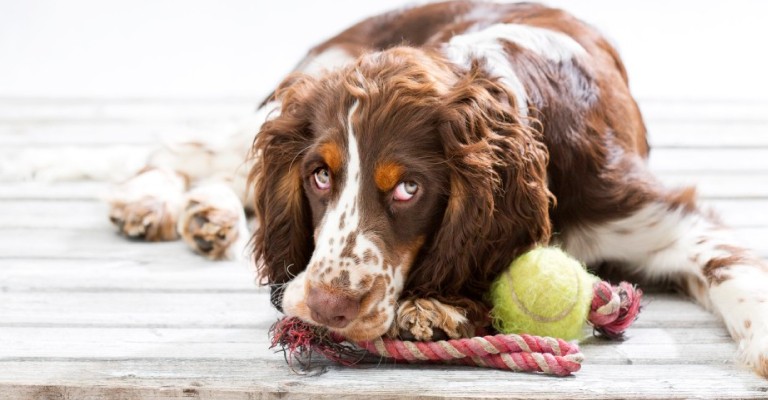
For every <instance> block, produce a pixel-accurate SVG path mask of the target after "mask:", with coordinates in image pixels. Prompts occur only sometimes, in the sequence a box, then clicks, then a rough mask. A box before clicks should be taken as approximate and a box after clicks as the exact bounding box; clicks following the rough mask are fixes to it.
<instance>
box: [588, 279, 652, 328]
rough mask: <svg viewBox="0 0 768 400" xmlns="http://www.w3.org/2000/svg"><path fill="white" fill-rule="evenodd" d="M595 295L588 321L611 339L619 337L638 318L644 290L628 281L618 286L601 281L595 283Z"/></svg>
mask: <svg viewBox="0 0 768 400" xmlns="http://www.w3.org/2000/svg"><path fill="white" fill-rule="evenodd" d="M594 291H595V295H594V297H593V298H592V307H591V309H590V312H589V318H588V322H589V323H590V325H592V326H593V327H594V328H595V330H596V331H598V332H600V333H601V334H603V335H605V336H606V337H608V338H610V339H618V338H620V337H621V336H622V335H623V334H624V331H625V330H627V328H628V327H629V326H630V325H631V324H632V322H634V321H635V319H637V315H638V314H639V313H640V300H641V299H642V297H643V291H642V290H640V289H638V288H637V287H635V286H634V285H631V284H629V283H627V282H621V283H619V285H618V286H611V284H610V283H608V282H605V281H601V282H597V283H595V285H594Z"/></svg>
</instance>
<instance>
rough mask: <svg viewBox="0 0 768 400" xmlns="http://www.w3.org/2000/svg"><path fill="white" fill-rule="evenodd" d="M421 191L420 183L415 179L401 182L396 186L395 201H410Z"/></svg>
mask: <svg viewBox="0 0 768 400" xmlns="http://www.w3.org/2000/svg"><path fill="white" fill-rule="evenodd" d="M418 191H419V184H418V183H416V182H413V181H406V182H400V183H399V184H398V185H397V187H395V192H394V195H393V197H394V199H395V201H408V200H410V199H412V198H413V196H415V195H416V192H418Z"/></svg>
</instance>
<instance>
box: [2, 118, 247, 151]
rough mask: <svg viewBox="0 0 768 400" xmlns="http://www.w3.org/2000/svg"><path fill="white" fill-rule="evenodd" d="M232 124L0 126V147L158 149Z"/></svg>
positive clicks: (32, 124) (214, 122) (156, 123)
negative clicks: (128, 147) (141, 146)
mask: <svg viewBox="0 0 768 400" xmlns="http://www.w3.org/2000/svg"><path fill="white" fill-rule="evenodd" d="M235 126H236V123H234V122H230V121H228V120H227V121H218V122H217V121H213V122H209V123H203V122H195V121H180V122H151V121H147V122H144V121H135V122H123V121H121V122H88V121H84V122H74V123H55V124H51V123H41V122H34V121H32V122H29V123H23V124H21V123H19V124H8V123H6V124H3V123H1V122H0V145H2V146H3V147H16V148H21V147H33V146H34V147H52V146H60V145H82V146H96V145H116V144H133V145H136V144H142V145H150V146H159V145H160V144H161V143H164V142H177V141H183V140H193V139H197V138H199V137H202V136H206V137H211V136H215V135H217V134H221V133H227V132H230V131H231V129H232V128H233V127H235Z"/></svg>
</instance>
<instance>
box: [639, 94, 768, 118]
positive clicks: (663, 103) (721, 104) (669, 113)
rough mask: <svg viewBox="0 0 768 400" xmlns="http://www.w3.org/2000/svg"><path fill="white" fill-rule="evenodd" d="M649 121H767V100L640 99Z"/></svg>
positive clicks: (643, 111) (645, 116)
mask: <svg viewBox="0 0 768 400" xmlns="http://www.w3.org/2000/svg"><path fill="white" fill-rule="evenodd" d="M638 104H639V105H640V111H641V112H642V113H643V116H644V118H645V119H646V120H648V121H678V122H679V121H686V122H696V121H698V122H709V123H739V124H744V123H768V101H739V100H728V101H717V100H711V99H703V100H698V101H697V100H690V99H681V100H674V99H639V100H638Z"/></svg>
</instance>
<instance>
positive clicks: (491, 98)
mask: <svg viewBox="0 0 768 400" xmlns="http://www.w3.org/2000/svg"><path fill="white" fill-rule="evenodd" d="M478 71H479V68H478V66H477V65H475V66H473V67H472V68H470V69H469V70H468V71H467V70H464V71H460V70H459V68H458V67H456V66H454V65H452V64H451V63H449V62H448V61H446V60H445V59H443V58H442V57H441V56H440V55H439V54H437V53H435V54H432V53H429V52H425V51H422V50H416V49H411V48H392V49H390V50H387V51H384V52H379V53H374V54H369V55H365V56H363V57H361V58H360V59H358V60H357V61H356V62H354V63H352V64H351V65H349V66H348V67H346V68H344V69H341V70H339V71H336V72H331V73H328V74H327V75H325V76H323V77H322V78H321V79H317V78H310V77H305V76H293V77H291V78H289V79H288V80H286V82H284V84H283V85H281V88H280V89H279V90H278V91H277V92H276V94H275V99H276V101H278V102H279V103H280V104H281V106H280V111H279V114H277V113H276V115H274V116H273V118H271V119H270V120H268V121H267V122H266V123H265V124H264V125H263V126H262V128H261V131H260V132H259V133H258V135H257V137H256V140H255V145H254V150H255V156H256V158H257V161H256V164H255V167H254V169H253V171H252V175H251V177H252V182H253V185H254V188H255V201H256V207H255V208H256V215H257V219H258V223H259V226H258V229H257V231H256V233H255V236H254V250H255V258H256V261H257V263H258V265H260V266H261V272H262V276H263V277H264V278H265V279H266V280H267V282H268V283H270V284H271V285H272V286H273V298H272V301H273V304H275V306H277V307H278V308H281V309H282V310H283V311H284V312H285V313H286V314H288V315H292V316H298V317H300V318H302V319H304V320H306V321H309V322H312V323H316V324H319V325H325V326H328V327H330V328H331V329H333V330H335V331H337V332H339V333H341V334H343V335H345V336H346V337H348V338H351V339H357V340H362V339H370V338H374V337H377V336H380V335H382V334H383V333H384V332H386V331H387V329H388V328H389V327H390V325H391V324H392V321H393V318H394V315H395V310H396V304H397V301H398V298H399V297H400V296H401V294H402V293H403V290H404V288H405V289H406V290H409V291H414V292H416V293H418V294H420V295H429V294H430V293H433V294H441V293H442V294H445V293H449V294H455V295H459V294H461V295H470V296H472V295H474V296H477V297H481V296H482V292H483V291H484V290H485V289H486V288H487V285H488V283H489V282H490V280H491V279H492V278H493V277H494V275H495V274H496V273H497V272H498V270H499V269H500V268H501V267H502V266H503V265H505V264H507V263H508V262H509V260H511V259H512V257H514V256H515V255H517V254H519V253H520V252H522V251H524V250H527V249H528V248H530V247H531V246H532V245H534V244H535V243H538V242H541V241H544V240H546V239H547V238H548V236H549V232H550V231H549V229H550V228H549V220H548V207H549V202H550V193H549V191H548V190H547V187H546V178H545V168H546V163H547V152H546V149H545V148H544V146H543V144H542V143H541V141H540V140H539V139H540V137H539V134H538V133H537V132H536V131H535V130H534V129H531V128H530V127H529V124H528V123H527V121H523V120H521V118H520V117H519V114H518V113H517V112H516V111H515V110H516V107H517V105H516V104H515V100H514V96H513V95H512V94H510V93H508V92H507V90H506V89H504V88H503V87H502V86H501V85H499V84H498V83H497V82H495V81H494V80H492V79H487V78H484V77H483V76H482V75H481V74H480V73H479V72H478Z"/></svg>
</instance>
